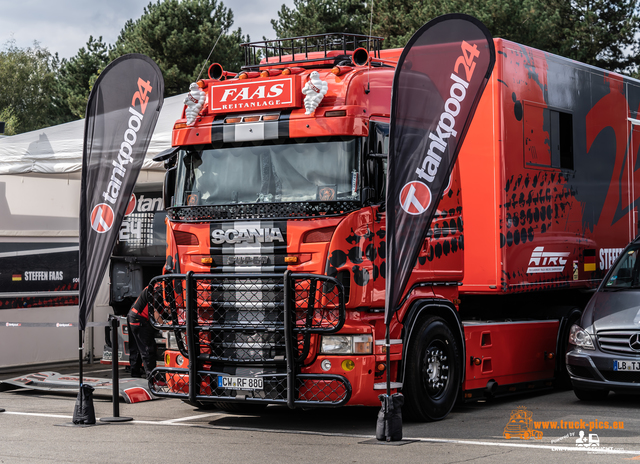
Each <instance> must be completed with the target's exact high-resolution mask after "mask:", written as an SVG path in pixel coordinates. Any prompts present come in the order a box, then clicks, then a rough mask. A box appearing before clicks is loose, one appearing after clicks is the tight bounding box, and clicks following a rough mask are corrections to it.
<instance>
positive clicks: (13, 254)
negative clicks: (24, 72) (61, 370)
mask: <svg viewBox="0 0 640 464" xmlns="http://www.w3.org/2000/svg"><path fill="white" fill-rule="evenodd" d="M183 100H184V95H179V96H176V97H171V98H167V99H165V101H164V105H163V108H162V111H161V113H160V117H159V119H158V123H157V126H156V129H155V131H154V133H153V137H152V139H151V143H150V145H149V149H148V151H147V156H146V158H145V161H144V164H143V166H142V170H141V172H140V175H139V177H138V181H137V184H136V188H135V190H134V192H135V195H136V204H135V208H134V209H133V210H132V211H131V212H130V214H129V215H128V216H127V218H126V219H125V222H124V223H123V227H122V228H121V231H120V238H121V240H120V242H119V244H118V245H117V246H116V254H117V255H118V256H114V257H113V258H112V263H111V267H110V270H109V272H107V273H106V274H105V277H104V280H103V283H102V286H101V288H100V291H99V293H98V296H97V298H96V302H95V305H94V309H93V317H92V319H90V321H91V320H93V321H96V322H106V321H107V319H108V315H109V314H111V313H114V307H115V310H116V312H120V313H122V311H124V310H125V309H126V308H127V307H128V305H129V304H130V303H131V301H132V299H133V298H134V297H135V296H137V294H138V293H139V291H140V290H141V289H142V287H143V286H144V285H145V284H146V281H148V279H150V278H151V277H150V274H152V273H156V274H157V273H159V272H156V270H157V269H159V268H161V262H163V261H164V243H163V242H164V235H163V234H164V220H163V218H162V217H161V214H160V215H158V214H157V213H158V211H159V210H160V212H161V210H162V202H161V201H160V200H159V199H158V198H159V197H160V196H161V192H162V182H163V178H164V168H163V167H162V164H161V163H157V162H153V161H152V159H151V158H152V157H153V156H155V155H156V154H158V153H160V152H161V151H163V150H165V149H167V148H169V147H170V146H171V131H172V129H173V124H174V122H175V120H176V119H178V118H179V117H180V114H181V112H182V110H183V107H184V105H183ZM83 137H84V120H80V121H74V122H70V123H67V124H61V125H58V126H53V127H49V128H46V129H40V130H37V131H33V132H28V133H25V134H19V135H15V136H12V137H4V138H2V139H0V369H1V368H6V367H9V366H14V365H27V364H42V363H51V362H60V361H67V360H77V359H78V335H77V330H78V329H77V321H78V306H77V299H78V298H77V295H78V290H77V288H78V287H77V279H78V215H79V211H80V176H81V169H82V146H83ZM131 206H132V205H130V207H131ZM158 208H159V210H158ZM159 231H161V232H159ZM161 242H162V243H161ZM110 275H112V276H113V280H114V282H110ZM110 284H113V285H112V286H111V285H110ZM110 302H111V303H112V304H113V306H114V307H112V306H111V305H110ZM69 323H72V324H73V327H72V328H70V327H68V324H69ZM103 345H104V330H103V329H102V328H95V329H94V328H92V327H90V328H89V329H88V330H87V335H86V337H85V355H87V354H89V355H90V356H92V358H93V356H94V355H98V356H99V355H101V354H102V348H103Z"/></svg>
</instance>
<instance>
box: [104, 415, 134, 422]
mask: <svg viewBox="0 0 640 464" xmlns="http://www.w3.org/2000/svg"><path fill="white" fill-rule="evenodd" d="M132 420H133V417H120V416H118V417H101V418H100V422H129V421H132Z"/></svg>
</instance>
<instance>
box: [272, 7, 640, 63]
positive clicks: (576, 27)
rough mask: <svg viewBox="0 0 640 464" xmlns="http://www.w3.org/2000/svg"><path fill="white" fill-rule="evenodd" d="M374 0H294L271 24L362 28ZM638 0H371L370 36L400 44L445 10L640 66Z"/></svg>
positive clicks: (576, 52) (580, 55)
mask: <svg viewBox="0 0 640 464" xmlns="http://www.w3.org/2000/svg"><path fill="white" fill-rule="evenodd" d="M372 1H373V0H368V1H365V0H294V7H293V8H288V7H286V6H285V5H283V6H282V8H281V9H280V11H279V12H278V17H279V19H278V20H272V21H271V24H272V26H273V28H274V30H275V31H276V33H277V34H278V37H281V38H283V37H292V36H300V35H310V34H319V33H323V32H354V33H364V34H367V33H368V32H369V27H368V26H369V14H370V8H371V2H372ZM638 1H639V0H521V1H518V2H516V1H513V0H427V1H424V2H416V1H415V0H375V1H374V4H373V7H374V8H373V11H374V13H373V31H372V32H373V35H378V36H382V37H385V38H386V40H385V42H384V47H385V48H392V47H404V46H405V45H406V43H407V42H408V41H409V39H410V38H411V36H412V35H413V34H414V32H415V31H417V30H418V29H419V28H420V27H421V26H422V25H423V24H425V23H427V22H428V21H430V20H431V19H433V18H435V17H437V16H440V15H443V14H446V13H466V14H469V15H472V16H475V17H476V18H478V19H479V20H480V21H482V22H483V23H484V24H485V25H486V26H487V28H488V29H489V31H491V33H492V34H493V36H494V37H501V38H503V39H507V40H511V41H514V42H518V43H521V44H524V45H529V46H531V47H534V48H539V49H541V50H544V51H548V52H551V53H556V54H559V55H562V56H565V57H568V58H572V59H575V60H578V61H582V62H584V63H587V64H592V65H594V66H598V67H601V68H604V69H608V70H611V71H618V72H625V73H632V72H634V71H636V70H637V66H638V64H639V63H640V54H639V52H640V49H639V45H638V40H637V37H639V36H640V34H639V33H640V20H639V17H638V11H637V10H638Z"/></svg>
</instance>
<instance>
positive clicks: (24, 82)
mask: <svg viewBox="0 0 640 464" xmlns="http://www.w3.org/2000/svg"><path fill="white" fill-rule="evenodd" d="M59 66H60V62H59V59H58V55H57V54H56V55H51V53H49V51H48V50H47V49H46V48H41V47H40V45H39V44H38V43H37V42H34V44H33V47H30V48H18V47H17V46H16V45H15V42H14V41H9V42H7V43H6V44H5V48H4V50H2V51H0V108H1V109H2V111H3V112H4V111H11V114H13V115H14V116H16V117H17V120H18V121H17V123H15V126H14V127H17V128H19V130H20V131H21V132H26V131H31V130H36V129H39V128H42V127H47V126H50V125H52V124H59V123H62V122H67V121H69V120H70V117H71V115H70V113H69V111H68V109H67V108H66V107H65V105H64V103H63V102H62V101H61V100H60V98H59V92H58V81H57V79H56V76H57V72H58V68H59ZM7 109H9V110H7Z"/></svg>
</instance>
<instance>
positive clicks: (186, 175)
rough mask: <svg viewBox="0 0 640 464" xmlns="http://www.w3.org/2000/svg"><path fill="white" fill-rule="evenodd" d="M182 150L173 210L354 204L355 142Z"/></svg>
mask: <svg viewBox="0 0 640 464" xmlns="http://www.w3.org/2000/svg"><path fill="white" fill-rule="evenodd" d="M279 142H280V143H277V144H269V143H267V142H263V143H261V144H255V143H253V144H247V145H242V146H230V147H226V146H225V147H223V148H218V149H201V150H193V149H191V148H189V149H185V150H181V151H180V154H179V158H178V172H177V182H176V192H175V196H174V199H173V206H194V205H229V204H240V203H241V204H250V203H271V202H309V201H325V202H326V201H344V200H349V201H357V200H359V199H360V188H359V187H360V185H359V184H360V182H359V180H360V173H359V166H360V161H359V148H358V146H359V144H358V143H356V140H355V139H353V138H352V139H350V140H344V139H339V138H330V139H327V140H323V141H318V139H313V141H308V139H307V141H305V142H303V141H301V140H299V139H296V140H291V141H289V142H288V143H282V141H279Z"/></svg>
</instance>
